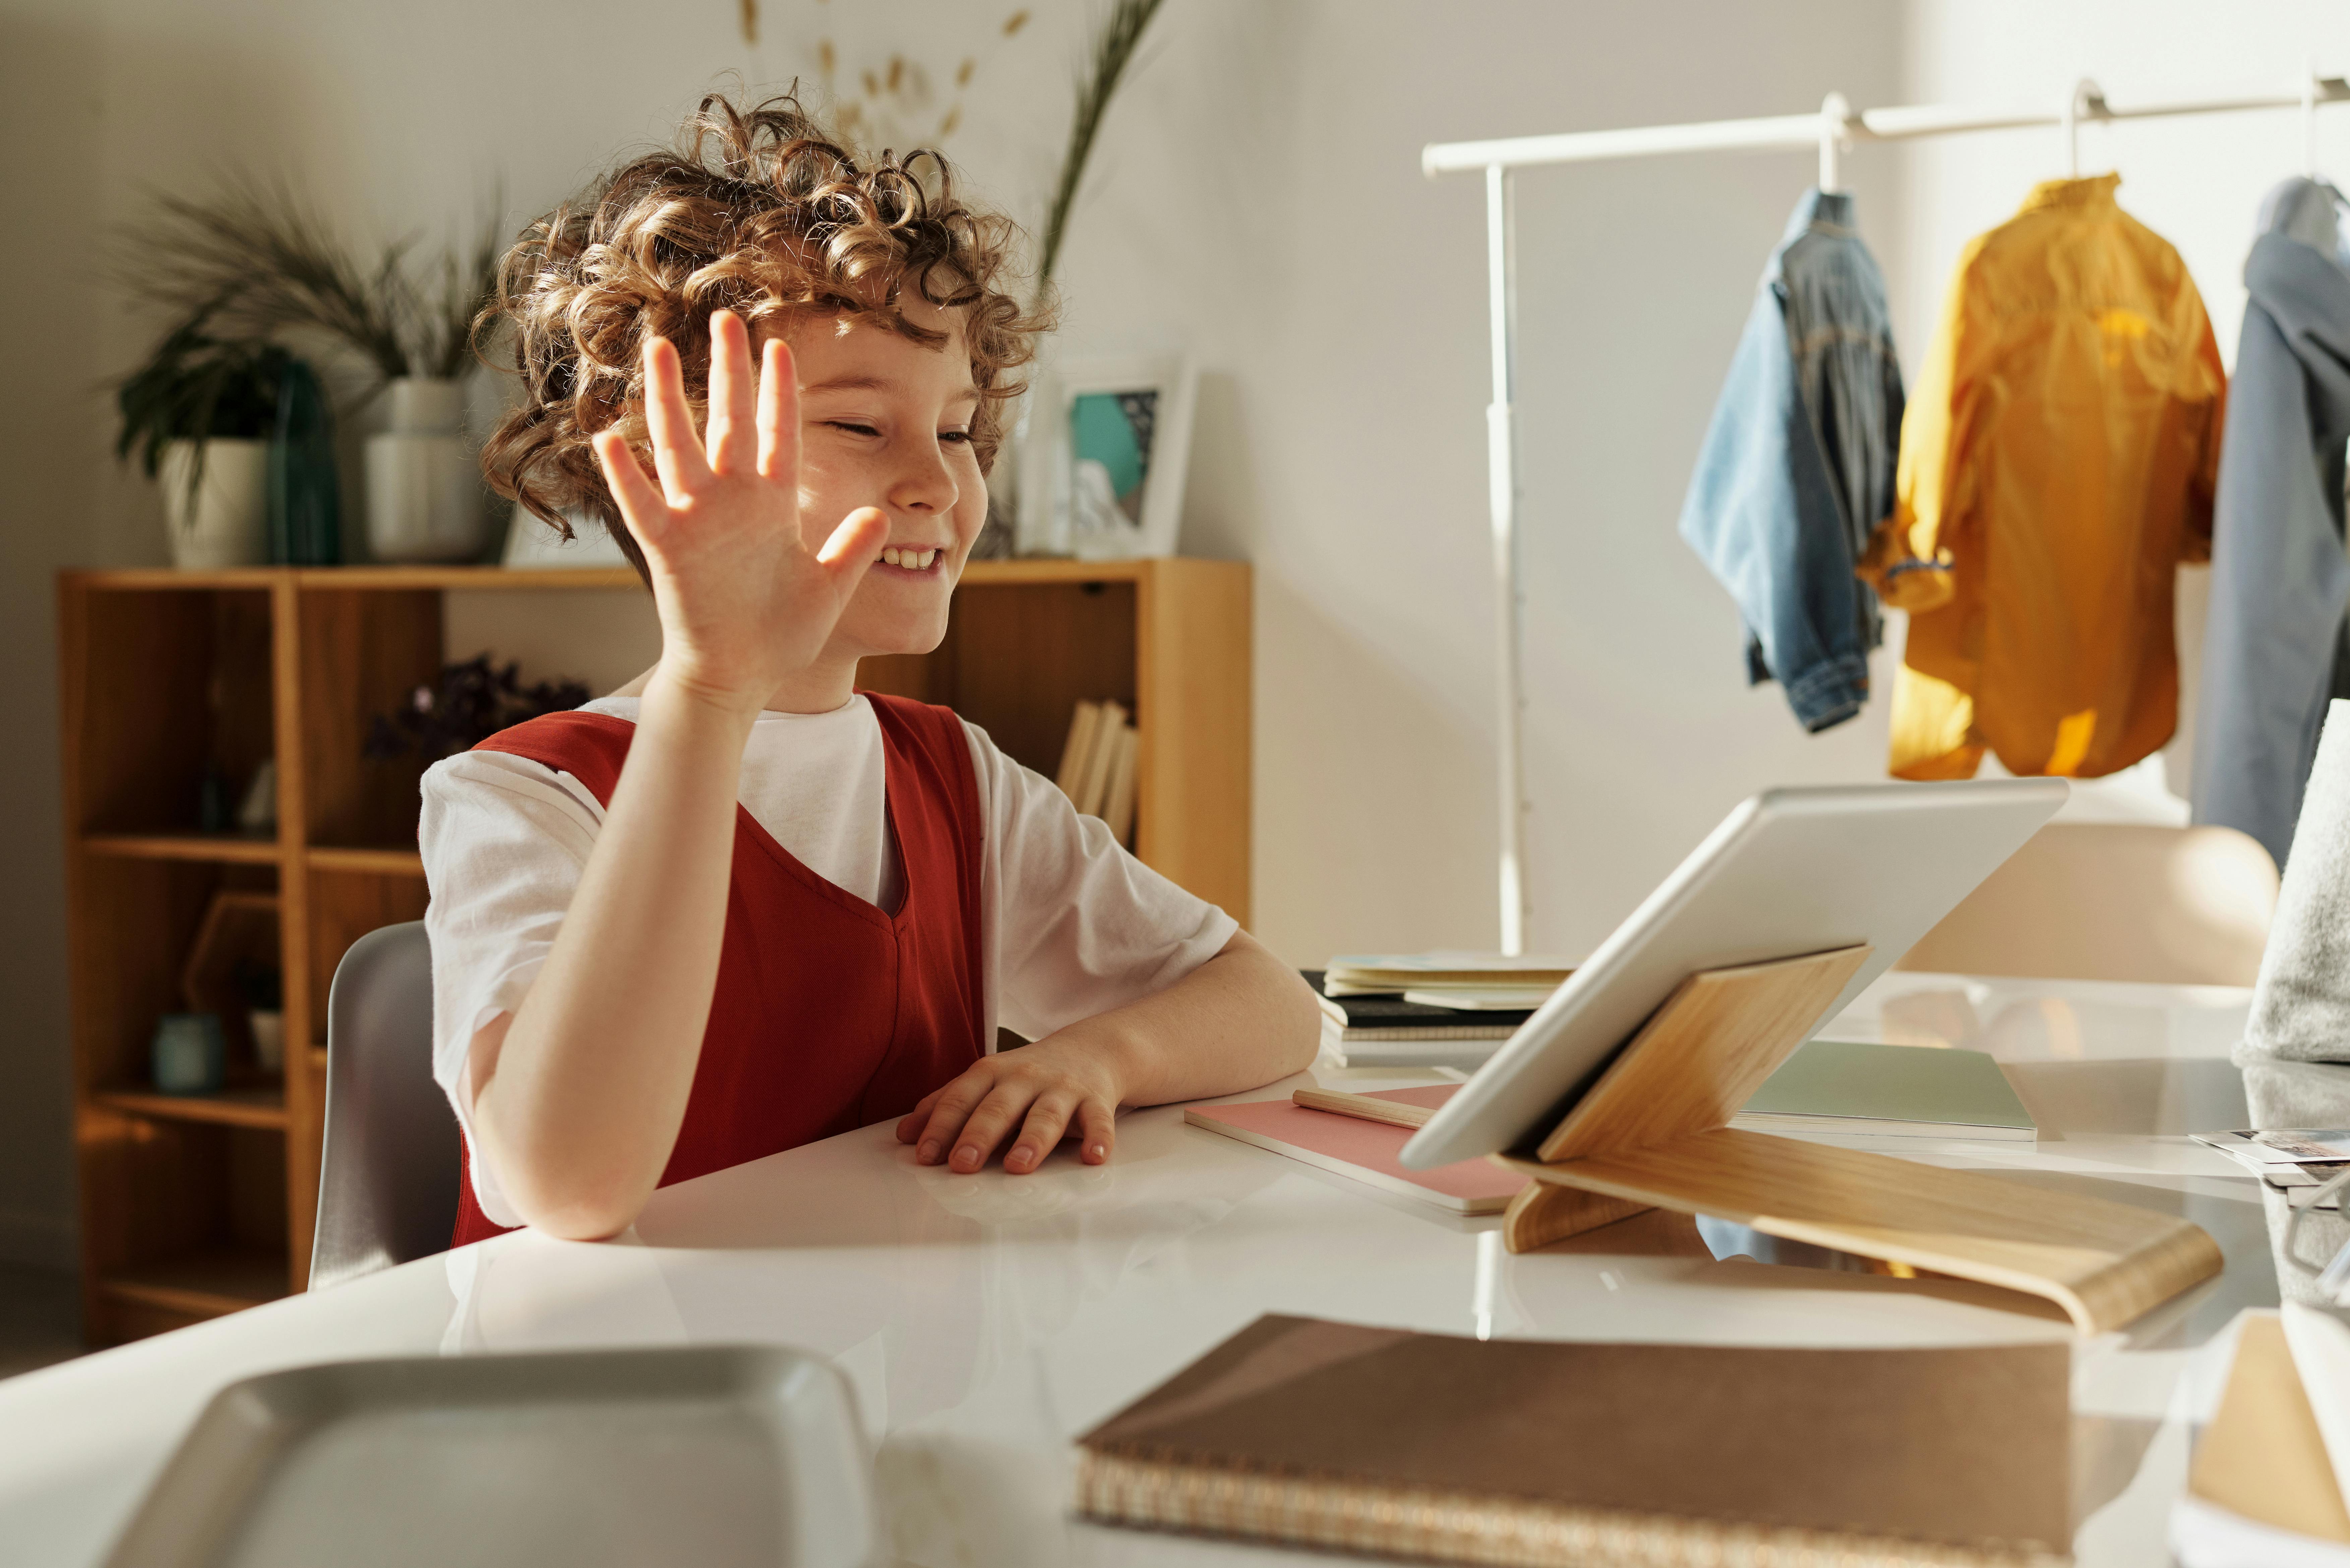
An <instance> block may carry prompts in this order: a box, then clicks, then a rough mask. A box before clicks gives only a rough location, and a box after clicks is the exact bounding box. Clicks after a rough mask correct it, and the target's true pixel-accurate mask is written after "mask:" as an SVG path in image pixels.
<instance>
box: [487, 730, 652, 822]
mask: <svg viewBox="0 0 2350 1568" xmlns="http://www.w3.org/2000/svg"><path fill="white" fill-rule="evenodd" d="M636 738H637V727H636V726H635V725H634V724H632V723H630V722H629V721H627V720H626V719H615V718H613V717H612V716H611V715H610V714H609V713H581V712H577V711H574V712H568V713H549V714H546V716H544V717H542V718H537V719H527V720H525V721H524V722H521V723H519V724H516V725H515V726H513V727H512V728H511V729H505V730H500V731H499V732H497V733H496V734H494V735H492V736H491V737H490V738H489V739H488V740H486V741H484V742H482V743H481V744H480V745H478V746H475V747H474V748H473V750H475V751H477V752H504V753H506V754H508V755H509V756H516V757H527V758H529V759H530V760H531V761H532V762H534V763H538V764H539V765H540V766H542V767H548V768H553V769H555V770H556V771H557V772H558V773H567V774H570V775H571V776H572V777H573V778H576V779H577V780H578V781H579V782H580V783H581V784H586V785H587V788H588V789H589V790H590V791H591V792H593V793H594V794H595V796H596V799H597V800H598V802H599V803H600V804H602V805H606V806H609V805H611V804H612V792H613V790H615V789H617V788H619V783H620V764H621V763H624V762H626V761H627V760H628V757H629V742H632V741H634V740H635V739H636Z"/></svg>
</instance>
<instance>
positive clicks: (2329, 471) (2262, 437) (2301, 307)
mask: <svg viewBox="0 0 2350 1568" xmlns="http://www.w3.org/2000/svg"><path fill="white" fill-rule="evenodd" d="M2340 201H2341V197H2340V196H2339V195H2338V194H2337V193H2336V192H2334V188H2333V187H2332V186H2330V185H2321V184H2317V183H2315V182H2312V181H2308V180H2298V179H2296V180H2288V181H2286V182H2284V183H2283V184H2282V185H2280V186H2278V187H2277V188H2276V189H2275V190H2273V191H2272V192H2269V194H2268V198H2267V200H2266V201H2264V202H2262V204H2261V216H2260V224H2259V227H2260V237H2259V238H2257V239H2255V240H2254V241H2253V242H2252V254H2251V258H2250V259H2249V260H2247V261H2246V262H2245V264H2244V286H2245V288H2246V289H2247V290H2248V291H2249V292H2250V294H2251V299H2250V300H2249V301H2248V302H2247V303H2246V305H2245V307H2244V336H2243V338H2242V341H2241V344H2240V345H2239V346H2238V348H2237V349H2236V375H2235V379H2234V382H2233V384H2232V385H2231V386H2230V389H2229V393H2228V397H2229V401H2230V405H2231V406H2230V409H2229V410H2228V422H2227V426H2226V429H2225V431H2224V432H2223V433H2222V434H2221V436H2220V486H2219V497H2218V500H2217V501H2216V503H2215V504H2214V505H2213V509H2212V510H2213V519H2212V528H2211V609H2210V621H2209V622H2208V623H2207V627H2206V629H2205V632H2204V637H2203V686H2202V692H2201V696H2200V698H2199V704H2200V706H2199V715H2200V716H2199V718H2198V720H2197V722H2196V726H2195V770H2194V787H2195V820H2196V821H2198V822H2214V823H2220V824H2224V825H2225V826H2229V827H2235V828H2241V829H2242V830H2243V831H2244V832H2246V833H2249V834H2251V836H2253V837H2254V838H2257V839H2259V840H2260V841H2261V842H2262V844H2263V845H2266V846H2268V851H2269V854H2270V855H2271V856H2272V857H2274V858H2275V860H2276V863H2277V864H2278V865H2280V866H2282V865H2283V864H2284V860H2285V855H2286V853H2287V852H2288V851H2289V850H2291V849H2292V847H2293V827H2294V826H2295V824H2296V822H2297V821H2298V819H2299V818H2300V815H2301V797H2302V792H2303V786H2304V785H2306V784H2307V783H2308V780H2309V770H2310V764H2311V763H2312V762H2313V761H2314V759H2315V757H2316V754H2317V732H2318V727H2319V725H2320V724H2321V723H2322V722H2324V718H2325V711H2326V700H2327V699H2328V697H2331V696H2341V695H2344V694H2345V685H2344V680H2343V677H2344V673H2345V671H2344V664H2345V660H2344V658H2343V656H2342V654H2341V652H2339V651H2337V650H2338V649H2342V648H2343V647H2344V637H2343V612H2344V611H2345V608H2350V558H2345V556H2344V554H2343V538H2342V524H2343V511H2342V486H2343V453H2344V445H2345V441H2350V246H2345V244H2344V239H2343V236H2342V234H2340V232H2339V230H2338V228H2337V225H2336V220H2335V206H2336V203H2337V202H2340Z"/></svg>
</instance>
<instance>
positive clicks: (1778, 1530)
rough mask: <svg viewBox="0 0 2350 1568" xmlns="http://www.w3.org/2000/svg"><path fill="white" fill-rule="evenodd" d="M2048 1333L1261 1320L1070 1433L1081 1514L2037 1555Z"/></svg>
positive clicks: (1376, 1533)
mask: <svg viewBox="0 0 2350 1568" xmlns="http://www.w3.org/2000/svg"><path fill="white" fill-rule="evenodd" d="M2071 1369H2072V1349H2071V1346H2070V1345H2064V1344H2056V1343H2043V1344H2034V1345H1974V1346H1965V1347H1960V1348H1931V1349H1874V1348H1871V1349H1850V1350H1841V1349H1840V1350H1794V1349H1783V1348H1776V1347H1746V1346H1729V1345H1652V1344H1643V1345H1602V1344H1575V1343H1559V1342H1543V1341H1531V1340H1478V1339H1469V1338H1459V1337H1454V1336H1451V1335H1448V1334H1415V1333H1411V1332H1409V1331H1406V1330H1402V1329H1390V1328H1373V1327H1367V1326H1363V1325H1358V1324H1341V1323H1331V1322H1326V1321H1323V1320H1319V1319H1314V1318H1299V1317H1283V1316H1267V1317H1261V1318H1259V1319H1258V1320H1257V1321H1256V1322H1255V1323H1253V1324H1251V1325H1250V1326H1249V1327H1247V1328H1245V1329H1243V1330H1242V1331H1241V1332H1240V1333H1239V1334H1234V1335H1233V1336H1232V1337H1231V1338H1230V1339H1227V1340H1225V1341H1224V1342H1223V1343H1222V1345H1218V1346H1217V1347H1216V1348H1214V1349H1213V1350H1211V1351H1210V1352H1209V1353H1208V1354H1207V1355H1204V1356H1202V1357H1201V1358H1200V1359H1199V1360H1197V1361H1195V1362H1193V1363H1192V1364H1191V1366H1188V1367H1186V1368H1185V1369H1184V1370H1183V1371H1181V1372H1180V1373H1178V1374H1176V1376H1174V1377H1173V1378H1171V1379H1170V1380H1169V1381H1168V1382H1166V1383H1164V1384H1161V1385H1160V1386H1159V1387H1158V1388H1156V1389H1154V1390H1152V1391H1151V1392H1150V1393H1149V1394H1146V1395H1144V1396H1143V1397H1141V1398H1140V1399H1139V1400H1137V1401H1136V1402H1135V1403H1133V1404H1132V1405H1129V1406H1128V1407H1126V1408H1125V1409H1124V1410H1122V1411H1120V1412H1119V1413H1118V1415H1116V1416H1113V1417H1110V1418H1109V1419H1108V1420H1107V1421H1106V1422H1104V1423H1103V1424H1102V1425H1100V1426H1098V1427H1097V1428H1094V1429H1093V1430H1092V1431H1090V1432H1088V1433H1087V1434H1086V1436H1085V1437H1084V1438H1081V1439H1079V1445H1078V1452H1077V1477H1076V1493H1077V1498H1076V1502H1077V1510H1078V1511H1079V1512H1080V1513H1082V1514H1085V1515H1087V1516H1088V1517H1091V1518H1094V1519H1097V1520H1101V1521H1107V1522H1110V1523H1115V1524H1126V1525H1141V1526H1148V1527H1154V1528H1159V1529H1174V1530H1186V1531H1193V1532H1204V1533H1210V1534H1218V1535H1227V1536H1238V1537H1242V1538H1245V1539H1253V1540H1258V1541H1269V1542H1283V1543H1286V1544H1291V1545H1301V1546H1316V1547H1325V1548H1335V1549H1338V1550H1341V1551H1347V1552H1372V1553H1378V1554H1382V1555H1388V1556H1397V1557H1417V1558H1423V1559H1434V1560H1436V1561H1440V1562H1456V1563H1517V1564H1529V1565H1549V1564H1557V1565H1560V1568H1566V1565H1569V1564H1584V1563H1599V1562H1603V1561H1604V1562H1611V1563H1613V1562H1623V1563H1631V1562H1638V1563H1644V1564H1648V1565H1650V1568H1669V1565H1674V1564H1684V1563H1685V1564H1690V1565H1692V1568H1693V1565H1695V1564H1699V1563H1709V1564H1713V1563H1766V1562H1767V1563H1795V1562H1805V1563H1809V1562H1820V1563H1840V1564H1851V1565H1853V1568H1861V1565H1863V1564H1897V1563H1898V1564H1912V1565H1916V1568H1925V1565H1927V1564H1941V1565H1951V1564H1960V1563H1966V1564H1977V1563H1980V1564H1993V1563H1998V1564H2024V1563H2029V1564H2034V1565H2047V1568H2054V1564H2057V1563H2064V1562H2066V1561H2068V1560H2069V1558H2068V1551H2069V1547H2070V1544H2071V1539H2072V1518H2071V1512H2072V1497H2071V1491H2072V1488H2071V1475H2070V1471H2071V1464H2070V1452H2069V1449H2070V1446H2071V1441H2072V1413H2071V1410H2070V1408H2069V1401H2068V1392H2069V1388H2068V1386H2069V1383H2070V1378H2071Z"/></svg>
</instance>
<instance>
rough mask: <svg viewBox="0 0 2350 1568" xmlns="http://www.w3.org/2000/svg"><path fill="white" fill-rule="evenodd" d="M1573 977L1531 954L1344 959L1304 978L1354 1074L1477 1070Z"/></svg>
mask: <svg viewBox="0 0 2350 1568" xmlns="http://www.w3.org/2000/svg"><path fill="white" fill-rule="evenodd" d="M1574 971H1575V966H1574V964H1573V962H1572V961H1568V960H1566V959H1561V958H1552V957H1546V956H1540V955H1534V954H1520V955H1517V956H1514V957H1508V958H1505V957H1503V956H1502V955H1500V954H1498V953H1468V952H1428V953H1344V954H1341V955H1339V956H1338V957H1336V958H1334V959H1332V960H1331V961H1330V962H1329V965H1328V967H1327V968H1326V969H1309V970H1305V971H1300V972H1302V973H1303V974H1304V975H1305V982H1306V983H1307V984H1308V985H1311V986H1312V987H1313V988H1314V991H1315V994H1316V995H1317V996H1318V997H1319V998H1320V999H1321V1002H1322V1012H1323V1015H1324V1017H1325V1018H1326V1019H1327V1020H1328V1023H1329V1028H1328V1029H1327V1030H1326V1034H1335V1036H1336V1038H1335V1039H1334V1040H1332V1041H1330V1046H1331V1049H1332V1051H1333V1053H1334V1054H1336V1056H1337V1057H1338V1059H1339V1060H1340V1061H1341V1062H1343V1063H1344V1064H1347V1066H1350V1067H1459V1068H1463V1069H1470V1068H1475V1067H1477V1066H1479V1065H1481V1064H1483V1062H1484V1060H1485V1059H1486V1058H1487V1057H1488V1056H1491V1055H1492V1054H1493V1053H1494V1052H1495V1051H1497V1050H1499V1049H1500V1048H1501V1044H1502V1042H1503V1041H1504V1040H1507V1039H1508V1038H1509V1037H1510V1036H1511V1035H1513V1034H1514V1033H1517V1031H1518V1025H1519V1024H1521V1023H1524V1022H1525V1021H1526V1020H1527V1019H1528V1018H1531V1017H1532V1016H1534V1009H1535V1008H1537V1007H1540V1006H1541V1005H1542V1004H1543V1003H1544V1002H1546V1001H1548V1000H1549V999H1550V993H1551V992H1554V991H1555V990H1557V989H1558V987H1559V986H1560V985H1561V984H1562V983H1564V982H1565V979H1566V977H1567V976H1568V975H1569V974H1572V973H1573V972H1574Z"/></svg>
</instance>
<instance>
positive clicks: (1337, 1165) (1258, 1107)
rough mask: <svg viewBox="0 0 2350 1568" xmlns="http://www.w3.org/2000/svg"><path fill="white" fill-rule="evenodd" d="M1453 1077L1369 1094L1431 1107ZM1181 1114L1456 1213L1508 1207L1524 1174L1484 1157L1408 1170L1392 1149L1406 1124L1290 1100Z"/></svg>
mask: <svg viewBox="0 0 2350 1568" xmlns="http://www.w3.org/2000/svg"><path fill="white" fill-rule="evenodd" d="M1459 1087H1460V1085H1457V1084H1431V1085H1429V1086H1428V1087H1426V1088H1424V1089H1386V1090H1382V1091H1381V1092H1379V1093H1378V1094H1376V1095H1372V1096H1368V1097H1369V1098H1371V1099H1374V1100H1396V1101H1399V1102H1401V1103H1402V1104H1404V1105H1407V1106H1428V1107H1429V1108H1430V1109H1431V1110H1433V1109H1434V1108H1435V1107H1437V1106H1440V1105H1442V1104H1443V1103H1444V1102H1445V1101H1446V1100H1448V1099H1450V1098H1451V1096H1452V1092H1453V1091H1454V1090H1455V1089H1457V1088H1459ZM1183 1119H1184V1120H1185V1121H1187V1122H1190V1123H1191V1125H1192V1126H1193V1127H1205V1128H1207V1129H1208V1130H1209V1131H1210V1132H1213V1133H1222V1134H1223V1135H1224V1136H1225V1137H1236V1138H1238V1139H1240V1140H1241V1142H1243V1143H1253V1144H1254V1145H1256V1147H1259V1148H1264V1149H1271V1150H1272V1151H1273V1152H1274V1153H1275V1154H1285V1155H1287V1156H1288V1157H1289V1158H1292V1159H1300V1160H1304V1161H1305V1163H1306V1164H1308V1165H1315V1166H1319V1167H1321V1168H1323V1169H1324V1170H1335V1171H1336V1172H1337V1173H1338V1174H1339V1175H1340V1176H1347V1177H1352V1178H1353V1179H1356V1180H1357V1181H1363V1182H1368V1183H1369V1184H1370V1185H1371V1186H1373V1187H1378V1188H1384V1189H1386V1190H1388V1191H1389V1192H1395V1193H1400V1194H1401V1195H1403V1196H1404V1197H1406V1198H1417V1199H1419V1200H1420V1201H1422V1202H1424V1203H1433V1204H1435V1205H1437V1206H1438V1207H1439V1208H1440V1209H1449V1210H1451V1211H1452V1212H1453V1213H1455V1214H1499V1213H1500V1212H1501V1211H1502V1210H1504V1209H1506V1208H1508V1207H1509V1206H1510V1199H1513V1198H1514V1197H1516V1196H1517V1193H1518V1189H1519V1188H1521V1187H1523V1186H1524V1185H1525V1184H1526V1181H1525V1178H1524V1177H1523V1176H1514V1175H1513V1174H1511V1173H1510V1172H1509V1171H1506V1170H1503V1168H1501V1167H1499V1166H1497V1165H1494V1164H1492V1163H1491V1162H1490V1161H1487V1160H1482V1159H1464V1160H1462V1161H1461V1163H1460V1164H1458V1165H1443V1166H1439V1167H1437V1168H1435V1169H1434V1170H1406V1169H1405V1168H1403V1165H1402V1163H1401V1162H1400V1161H1399V1160H1398V1159H1397V1158H1396V1156H1397V1155H1399V1154H1400V1153H1402V1152H1403V1146H1404V1145H1405V1143H1407V1142H1408V1141H1409V1139H1410V1137H1411V1128H1409V1127H1388V1126H1387V1125H1386V1124H1385V1123H1383V1122H1367V1121H1364V1120H1363V1119H1362V1118H1361V1117H1359V1116H1338V1115H1336V1114H1334V1113H1332V1112H1330V1111H1309V1110H1307V1109H1306V1108H1305V1106H1300V1105H1296V1104H1295V1103H1293V1102H1291V1101H1289V1100H1285V1099H1283V1100H1252V1101H1250V1102H1249V1103H1247V1104H1246V1105H1239V1106H1191V1107H1190V1108H1189V1109H1187V1110H1186V1111H1184V1113H1183Z"/></svg>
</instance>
